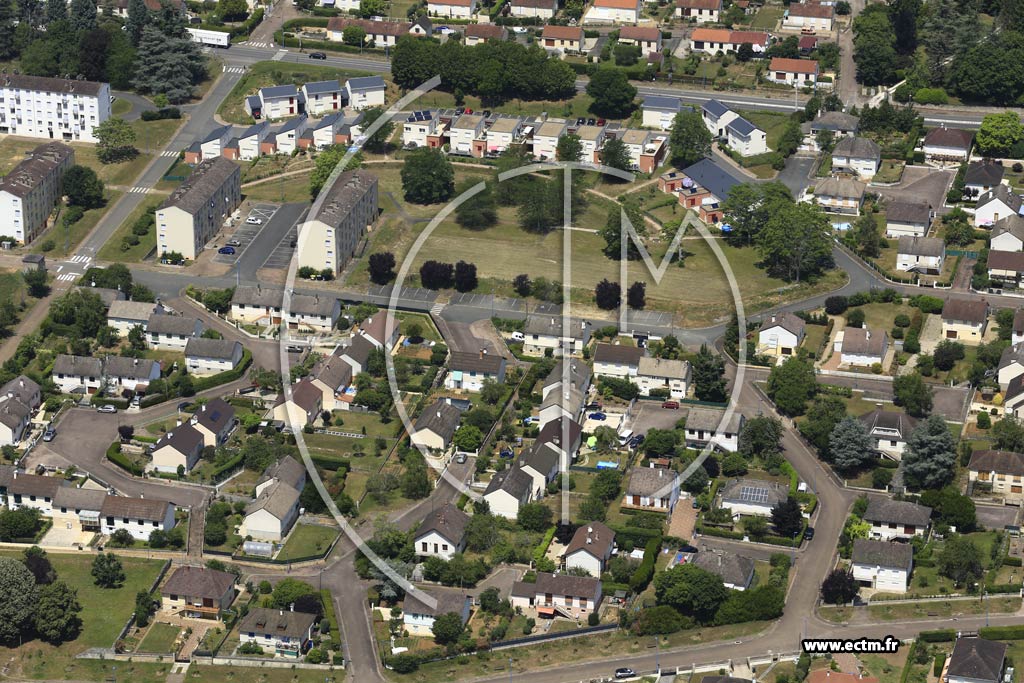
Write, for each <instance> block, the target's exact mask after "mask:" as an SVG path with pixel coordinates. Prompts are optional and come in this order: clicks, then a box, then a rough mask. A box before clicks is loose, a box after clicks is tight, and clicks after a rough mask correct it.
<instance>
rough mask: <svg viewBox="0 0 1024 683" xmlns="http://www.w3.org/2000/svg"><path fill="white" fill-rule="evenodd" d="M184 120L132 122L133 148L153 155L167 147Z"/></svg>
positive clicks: (140, 120)
mask: <svg viewBox="0 0 1024 683" xmlns="http://www.w3.org/2000/svg"><path fill="white" fill-rule="evenodd" d="M184 122H185V121H184V119H163V120H161V121H143V120H142V119H139V120H138V121H132V122H131V126H132V130H134V131H135V146H136V147H137V148H138V150H139V151H140V152H144V153H147V154H155V153H156V152H157V151H159V150H161V149H163V148H164V147H165V146H167V143H168V142H170V141H171V138H172V137H174V134H175V133H176V132H177V131H178V128H179V127H180V126H181V125H182V124H183V123H184ZM132 177H133V178H134V176H132Z"/></svg>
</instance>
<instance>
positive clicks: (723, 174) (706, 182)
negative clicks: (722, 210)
mask: <svg viewBox="0 0 1024 683" xmlns="http://www.w3.org/2000/svg"><path fill="white" fill-rule="evenodd" d="M682 173H683V175H685V176H686V177H687V178H689V179H691V180H693V182H695V183H697V184H698V185H700V186H701V187H703V188H704V189H705V190H707V191H708V192H710V193H711V194H713V195H715V197H717V198H718V200H719V201H725V200H726V199H727V198H728V197H729V193H730V192H731V191H732V188H734V187H736V186H737V185H740V184H742V183H744V182H746V181H745V180H743V178H741V177H740V176H738V175H736V173H735V172H734V171H733V170H732V169H731V168H728V167H726V166H724V165H722V164H719V163H717V162H715V161H714V160H712V159H701V160H700V161H698V162H697V163H695V164H693V165H692V166H688V167H686V168H684V169H683V171H682Z"/></svg>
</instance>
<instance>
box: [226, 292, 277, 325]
mask: <svg viewBox="0 0 1024 683" xmlns="http://www.w3.org/2000/svg"><path fill="white" fill-rule="evenodd" d="M283 302H284V290H281V289H272V288H268V287H262V286H260V285H256V286H255V287H251V286H248V285H243V286H241V287H236V288H235V293H234V295H233V296H232V297H231V313H230V314H229V315H228V319H229V320H232V321H235V322H240V323H254V324H257V325H279V324H281V306H282V305H283Z"/></svg>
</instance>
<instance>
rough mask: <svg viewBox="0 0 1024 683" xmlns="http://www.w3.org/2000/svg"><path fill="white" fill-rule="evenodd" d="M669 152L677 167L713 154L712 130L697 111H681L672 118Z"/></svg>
mask: <svg viewBox="0 0 1024 683" xmlns="http://www.w3.org/2000/svg"><path fill="white" fill-rule="evenodd" d="M668 148H669V154H670V155H671V160H672V164H673V165H674V166H675V167H676V168H686V167H687V166H690V165H692V164H695V163H697V162H698V161H700V160H701V159H703V158H705V157H708V156H711V132H710V131H709V130H708V127H707V126H706V125H704V120H703V119H702V118H701V115H700V114H699V113H697V112H695V111H681V112H679V113H678V114H676V116H675V118H674V119H673V120H672V132H671V133H670V134H669V138H668Z"/></svg>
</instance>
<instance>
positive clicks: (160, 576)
mask: <svg viewBox="0 0 1024 683" xmlns="http://www.w3.org/2000/svg"><path fill="white" fill-rule="evenodd" d="M170 568H171V561H170V560H166V561H165V562H164V566H163V567H161V568H160V572H159V573H157V575H156V578H155V579H153V583H152V584H151V585H150V587H149V592H150V593H152V592H153V591H155V590H156V587H157V586H159V585H160V582H161V581H163V579H164V576H166V575H167V570H168V569H170ZM134 624H135V612H132V614H131V616H130V617H128V621H126V622H125V624H124V626H123V627H122V628H121V632H120V633H118V634H117V638H115V639H114V647H117V643H118V641H121V640H124V637H125V636H126V635H128V631H130V630H131V628H132V626H133V625H134Z"/></svg>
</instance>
